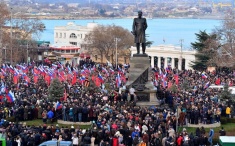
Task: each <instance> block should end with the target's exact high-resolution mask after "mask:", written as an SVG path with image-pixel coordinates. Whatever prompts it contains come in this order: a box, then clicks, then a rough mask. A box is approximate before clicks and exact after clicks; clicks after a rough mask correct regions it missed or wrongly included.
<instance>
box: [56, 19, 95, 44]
mask: <svg viewBox="0 0 235 146" xmlns="http://www.w3.org/2000/svg"><path fill="white" fill-rule="evenodd" d="M97 26H98V24H97V23H87V25H86V26H81V25H77V24H75V23H73V22H68V23H67V25H66V26H56V27H55V28H54V43H55V44H67V45H68V44H72V45H75V46H78V47H81V44H82V43H84V39H85V37H86V35H87V34H88V33H89V32H91V31H92V30H93V29H94V28H95V27H97Z"/></svg>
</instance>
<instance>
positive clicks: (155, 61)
mask: <svg viewBox="0 0 235 146" xmlns="http://www.w3.org/2000/svg"><path fill="white" fill-rule="evenodd" d="M136 52H137V51H136V47H131V54H132V56H133V54H136ZM145 52H146V54H148V55H149V56H150V57H149V58H150V62H151V67H154V66H157V67H161V68H166V67H167V66H171V67H172V68H178V69H179V70H182V69H192V68H191V67H190V63H191V62H192V61H195V53H196V51H185V50H183V51H181V49H180V47H176V46H171V45H160V46H153V47H147V48H146V51H145Z"/></svg>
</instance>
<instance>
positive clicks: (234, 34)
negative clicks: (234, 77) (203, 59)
mask: <svg viewBox="0 0 235 146" xmlns="http://www.w3.org/2000/svg"><path fill="white" fill-rule="evenodd" d="M234 18H235V16H234V15H229V16H227V17H225V19H224V20H223V21H222V23H221V26H219V27H217V28H216V29H215V30H214V33H215V34H216V35H217V38H218V41H219V43H220V47H219V50H218V60H217V62H218V65H219V66H227V67H232V66H234V61H235V50H234V49H235V48H234V47H235V20H234Z"/></svg>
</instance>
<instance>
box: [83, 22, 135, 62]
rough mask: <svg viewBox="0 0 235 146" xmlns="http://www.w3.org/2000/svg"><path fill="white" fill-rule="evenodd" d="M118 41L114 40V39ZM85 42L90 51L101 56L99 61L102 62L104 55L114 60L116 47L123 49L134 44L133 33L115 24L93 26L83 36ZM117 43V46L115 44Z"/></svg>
mask: <svg viewBox="0 0 235 146" xmlns="http://www.w3.org/2000/svg"><path fill="white" fill-rule="evenodd" d="M116 38H117V39H118V42H115V39H116ZM85 42H86V44H88V46H89V48H90V52H93V53H98V55H100V56H101V62H103V58H104V56H105V57H106V58H108V57H109V56H110V57H111V59H110V60H112V62H114V54H115V51H116V47H117V48H118V50H119V51H120V50H123V49H127V48H129V47H130V46H131V45H134V38H133V35H132V34H131V33H130V32H129V31H128V30H127V29H124V28H122V27H120V26H116V25H108V26H104V25H100V26H98V27H95V28H94V30H93V31H91V32H90V33H89V34H88V35H87V36H86V38H85ZM116 45H117V46H116Z"/></svg>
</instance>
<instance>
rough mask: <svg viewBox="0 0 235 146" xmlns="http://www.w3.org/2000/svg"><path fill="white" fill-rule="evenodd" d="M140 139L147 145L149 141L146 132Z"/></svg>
mask: <svg viewBox="0 0 235 146" xmlns="http://www.w3.org/2000/svg"><path fill="white" fill-rule="evenodd" d="M142 140H143V142H144V143H146V145H148V142H149V136H148V134H147V133H146V132H144V134H143V136H142Z"/></svg>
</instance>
